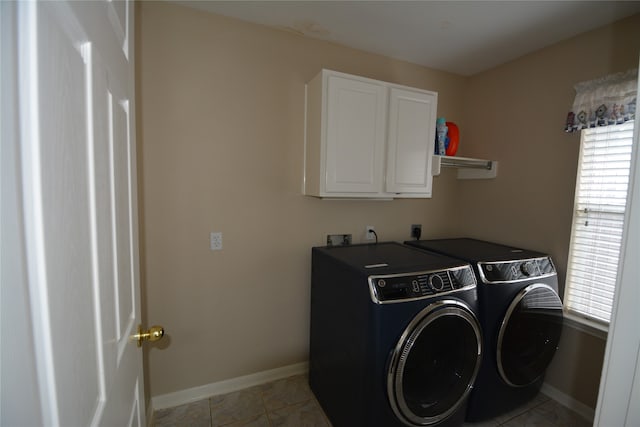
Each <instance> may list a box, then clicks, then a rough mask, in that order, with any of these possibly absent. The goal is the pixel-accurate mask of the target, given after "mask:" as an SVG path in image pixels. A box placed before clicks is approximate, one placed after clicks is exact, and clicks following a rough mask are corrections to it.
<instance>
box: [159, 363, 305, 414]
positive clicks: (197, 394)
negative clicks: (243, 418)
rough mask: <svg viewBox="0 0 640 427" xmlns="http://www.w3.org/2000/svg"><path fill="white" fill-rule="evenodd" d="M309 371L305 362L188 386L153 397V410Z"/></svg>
mask: <svg viewBox="0 0 640 427" xmlns="http://www.w3.org/2000/svg"><path fill="white" fill-rule="evenodd" d="M308 371H309V363H308V362H303V363H297V364H295V365H289V366H283V367H281V368H276V369H271V370H268V371H262V372H256V373H255V374H250V375H245V376H242V377H237V378H231V379H229V380H224V381H218V382H215V383H210V384H205V385H202V386H199V387H193V388H188V389H185V390H180V391H176V392H173V393H167V394H161V395H159V396H154V397H152V398H151V408H152V409H151V410H152V411H155V410H157V409H163V408H171V407H173V406H178V405H183V404H185V403H191V402H197V401H198V400H202V399H207V398H209V397H211V396H216V395H219V394H225V393H231V392H232V391H238V390H242V389H243V388H247V387H253V386H255V385H260V384H264V383H268V382H270V381H275V380H279V379H282V378H286V377H290V376H292V375H299V374H304V373H307V372H308Z"/></svg>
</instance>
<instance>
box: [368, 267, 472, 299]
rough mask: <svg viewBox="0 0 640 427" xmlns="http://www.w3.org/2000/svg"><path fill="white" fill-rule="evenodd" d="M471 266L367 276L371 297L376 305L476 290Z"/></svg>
mask: <svg viewBox="0 0 640 427" xmlns="http://www.w3.org/2000/svg"><path fill="white" fill-rule="evenodd" d="M475 286H476V279H475V275H474V274H473V270H472V269H471V266H470V265H465V266H461V267H455V268H450V269H447V270H435V271H422V272H416V273H407V274H385V275H375V276H369V289H370V291H371V298H372V299H373V301H374V302H376V303H387V302H398V301H406V300H414V299H422V298H429V297H433V296H434V295H440V294H448V293H451V292H457V291H460V290H467V289H472V288H475Z"/></svg>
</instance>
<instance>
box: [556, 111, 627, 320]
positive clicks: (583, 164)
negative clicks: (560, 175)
mask: <svg viewBox="0 0 640 427" xmlns="http://www.w3.org/2000/svg"><path fill="white" fill-rule="evenodd" d="M632 142H633V121H629V122H627V123H625V124H622V125H615V126H605V127H597V128H591V129H585V130H583V131H582V139H581V144H580V145H581V148H580V161H579V165H578V177H577V182H576V193H575V203H574V206H575V210H574V213H573V226H572V231H571V245H570V249H569V261H568V266H567V280H566V286H565V287H566V291H565V306H566V308H567V309H568V310H569V311H570V312H573V313H575V314H577V315H579V316H582V317H587V318H589V319H591V320H595V321H597V322H602V323H606V324H608V323H609V320H610V317H611V307H612V304H613V295H614V292H615V287H616V278H617V273H618V261H619V259H620V247H621V244H622V232H623V226H624V216H625V210H626V202H627V187H628V183H629V169H630V165H631V146H632Z"/></svg>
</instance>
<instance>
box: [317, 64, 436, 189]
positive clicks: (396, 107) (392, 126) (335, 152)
mask: <svg viewBox="0 0 640 427" xmlns="http://www.w3.org/2000/svg"><path fill="white" fill-rule="evenodd" d="M437 110H438V94H437V93H436V92H431V91H427V90H422V89H416V88H411V87H406V86H400V85H396V84H392V83H387V82H382V81H378V80H372V79H367V78H364V77H358V76H353V75H349V74H344V73H338V72H335V71H330V70H322V71H321V72H320V73H319V74H318V75H317V76H316V77H315V78H314V79H313V80H311V81H310V82H309V83H308V84H307V86H306V109H305V111H306V117H305V122H306V129H305V180H304V194H306V195H309V196H316V197H323V198H351V199H353V198H356V199H358V198H369V199H390V198H429V197H431V186H432V182H433V176H432V171H431V168H432V161H433V160H432V157H433V150H434V144H435V123H436V115H437Z"/></svg>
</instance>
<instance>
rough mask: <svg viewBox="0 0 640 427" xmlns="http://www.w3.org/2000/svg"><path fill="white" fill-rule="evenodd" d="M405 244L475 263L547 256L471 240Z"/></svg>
mask: <svg viewBox="0 0 640 427" xmlns="http://www.w3.org/2000/svg"><path fill="white" fill-rule="evenodd" d="M405 243H406V244H407V245H411V246H415V247H418V248H422V249H428V250H431V251H436V252H438V253H442V254H446V255H449V256H453V257H458V258H462V259H464V260H466V261H469V262H473V263H475V262H478V261H509V260H518V259H529V258H540V257H544V256H546V255H545V254H543V253H541V252H536V251H530V250H527V249H520V248H515V247H513V246H506V245H501V244H498V243H492V242H486V241H484V240H477V239H469V238H460V239H435V240H418V241H415V240H414V241H407V242H405Z"/></svg>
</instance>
